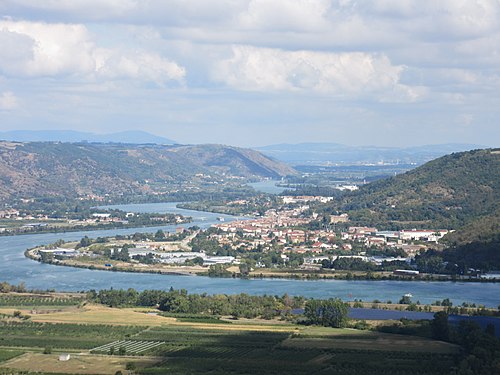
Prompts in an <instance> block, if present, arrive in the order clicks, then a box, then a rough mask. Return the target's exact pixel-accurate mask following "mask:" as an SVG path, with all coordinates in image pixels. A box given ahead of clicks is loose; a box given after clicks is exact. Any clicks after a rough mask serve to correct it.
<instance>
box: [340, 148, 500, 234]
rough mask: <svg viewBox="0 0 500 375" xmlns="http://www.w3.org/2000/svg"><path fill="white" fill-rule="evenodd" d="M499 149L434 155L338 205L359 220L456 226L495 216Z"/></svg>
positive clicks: (499, 200) (498, 196)
mask: <svg viewBox="0 0 500 375" xmlns="http://www.w3.org/2000/svg"><path fill="white" fill-rule="evenodd" d="M499 205H500V150H498V149H495V150H492V149H488V150H474V151H468V152H460V153H454V154H451V155H446V156H443V157H441V158H438V159H435V160H433V161H430V162H428V163H426V164H424V165H423V166H421V167H418V168H416V169H414V170H411V171H409V172H406V173H404V174H401V175H398V176H395V177H392V178H389V179H385V180H379V181H376V182H373V183H370V184H368V185H365V186H363V187H361V188H360V189H359V190H358V191H357V192H356V193H353V194H349V195H347V196H345V197H344V200H343V201H342V203H341V204H340V206H339V208H341V209H342V210H346V211H349V213H350V216H351V218H352V219H354V220H355V221H358V222H360V223H361V222H363V223H365V224H377V225H379V226H380V224H381V223H386V224H388V225H390V226H392V227H434V228H459V227H461V226H463V225H464V224H466V223H472V222H474V221H476V220H479V219H480V218H483V217H486V216H488V217H491V218H493V219H495V218H496V219H498V217H499V210H500V208H499Z"/></svg>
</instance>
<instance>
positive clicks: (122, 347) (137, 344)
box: [91, 340, 164, 354]
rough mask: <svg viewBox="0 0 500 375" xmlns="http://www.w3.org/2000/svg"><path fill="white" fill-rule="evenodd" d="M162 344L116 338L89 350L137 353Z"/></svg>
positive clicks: (105, 352)
mask: <svg viewBox="0 0 500 375" xmlns="http://www.w3.org/2000/svg"><path fill="white" fill-rule="evenodd" d="M163 344H164V342H162V341H140V340H118V341H113V342H110V343H107V344H105V345H101V346H99V347H97V348H94V349H92V350H91V352H92V353H103V354H107V353H110V354H114V353H116V351H118V352H120V351H122V352H123V354H139V353H143V352H146V351H148V350H150V349H153V348H155V347H158V346H161V345H163Z"/></svg>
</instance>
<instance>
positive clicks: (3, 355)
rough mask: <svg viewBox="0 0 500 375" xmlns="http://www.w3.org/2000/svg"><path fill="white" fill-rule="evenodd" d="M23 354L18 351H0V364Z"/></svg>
mask: <svg viewBox="0 0 500 375" xmlns="http://www.w3.org/2000/svg"><path fill="white" fill-rule="evenodd" d="M23 353H24V352H22V351H19V350H7V349H0V363H1V362H4V361H7V360H9V359H11V358H14V357H17V356H19V355H21V354H23Z"/></svg>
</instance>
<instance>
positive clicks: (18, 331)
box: [0, 321, 144, 341]
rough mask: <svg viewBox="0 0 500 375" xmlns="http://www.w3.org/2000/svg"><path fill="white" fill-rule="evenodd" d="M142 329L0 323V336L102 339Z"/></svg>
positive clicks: (94, 325) (14, 322) (93, 325)
mask: <svg viewBox="0 0 500 375" xmlns="http://www.w3.org/2000/svg"><path fill="white" fill-rule="evenodd" d="M143 329H144V327H139V326H112V325H100V324H62V323H37V322H17V321H0V336H5V335H9V334H12V335H18V336H21V335H23V336H43V337H50V336H62V337H91V338H94V337H103V338H107V339H108V341H109V339H110V338H117V339H118V338H122V337H126V336H130V335H134V334H137V333H138V332H140V331H142V330H143Z"/></svg>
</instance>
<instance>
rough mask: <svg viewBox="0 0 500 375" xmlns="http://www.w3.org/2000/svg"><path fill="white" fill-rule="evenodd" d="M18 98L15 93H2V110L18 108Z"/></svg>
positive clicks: (0, 102)
mask: <svg viewBox="0 0 500 375" xmlns="http://www.w3.org/2000/svg"><path fill="white" fill-rule="evenodd" d="M18 105H19V103H18V100H17V98H16V96H15V95H14V93H12V92H10V91H6V92H3V93H1V94H0V110H11V109H15V108H17V107H18Z"/></svg>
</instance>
